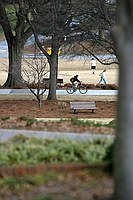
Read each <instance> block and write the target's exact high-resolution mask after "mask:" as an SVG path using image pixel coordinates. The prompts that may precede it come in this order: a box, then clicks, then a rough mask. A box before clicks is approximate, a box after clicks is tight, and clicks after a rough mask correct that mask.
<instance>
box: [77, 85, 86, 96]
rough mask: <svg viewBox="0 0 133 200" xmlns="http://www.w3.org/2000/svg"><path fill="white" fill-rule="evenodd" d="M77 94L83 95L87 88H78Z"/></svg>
mask: <svg viewBox="0 0 133 200" xmlns="http://www.w3.org/2000/svg"><path fill="white" fill-rule="evenodd" d="M79 92H80V93H81V94H85V93H86V92H87V88H86V87H85V86H80V88H79Z"/></svg>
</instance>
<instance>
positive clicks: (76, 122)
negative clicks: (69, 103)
mask: <svg viewBox="0 0 133 200" xmlns="http://www.w3.org/2000/svg"><path fill="white" fill-rule="evenodd" d="M71 122H72V124H73V125H78V126H96V127H101V126H107V127H112V128H116V120H113V121H111V122H109V123H108V124H105V123H101V122H95V121H90V120H79V119H77V118H71Z"/></svg>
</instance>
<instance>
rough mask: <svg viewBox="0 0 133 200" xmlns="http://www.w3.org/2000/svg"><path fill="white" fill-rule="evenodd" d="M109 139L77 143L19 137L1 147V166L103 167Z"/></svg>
mask: <svg viewBox="0 0 133 200" xmlns="http://www.w3.org/2000/svg"><path fill="white" fill-rule="evenodd" d="M111 143H112V140H111V139H110V140H109V139H106V140H105V139H99V140H94V141H74V140H70V139H67V138H64V139H42V138H41V139H37V138H28V137H24V136H23V137H22V136H19V137H18V136H17V137H14V138H13V139H12V140H10V141H9V142H6V143H0V165H14V164H37V163H42V162H45V163H57V162H61V163H70V162H75V163H100V162H103V158H104V157H105V155H106V151H107V148H108V146H110V144H111Z"/></svg>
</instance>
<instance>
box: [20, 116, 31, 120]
mask: <svg viewBox="0 0 133 200" xmlns="http://www.w3.org/2000/svg"><path fill="white" fill-rule="evenodd" d="M19 119H20V120H22V121H27V120H28V119H29V118H28V117H27V116H25V115H23V116H21V117H20V118H19Z"/></svg>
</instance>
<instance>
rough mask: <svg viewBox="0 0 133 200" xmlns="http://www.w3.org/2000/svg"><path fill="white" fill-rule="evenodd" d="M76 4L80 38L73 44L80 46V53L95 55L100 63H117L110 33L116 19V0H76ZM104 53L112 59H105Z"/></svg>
mask: <svg viewBox="0 0 133 200" xmlns="http://www.w3.org/2000/svg"><path fill="white" fill-rule="evenodd" d="M76 5H77V6H75V9H76V10H77V13H78V14H77V18H78V21H79V25H78V30H79V31H80V32H81V33H82V40H80V39H79V40H78V41H77V42H76V43H75V45H78V46H79V45H80V46H81V47H82V48H79V49H80V52H81V53H82V54H85V55H89V56H90V55H91V56H93V57H95V58H96V59H97V60H98V61H99V62H100V63H101V64H104V65H105V64H106V65H109V64H112V63H116V64H118V63H119V62H118V59H116V58H115V59H114V55H116V56H117V54H116V52H115V48H114V44H113V39H112V34H111V30H112V27H113V26H114V24H116V21H117V17H116V1H106V0H99V1H98V0H90V1H87V0H82V1H78V0H77V3H76ZM98 55H100V58H99V57H98ZM101 55H103V57H102V56H101ZM104 55H109V56H110V57H111V58H112V59H110V60H109V59H108V58H107V59H106V58H104Z"/></svg>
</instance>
